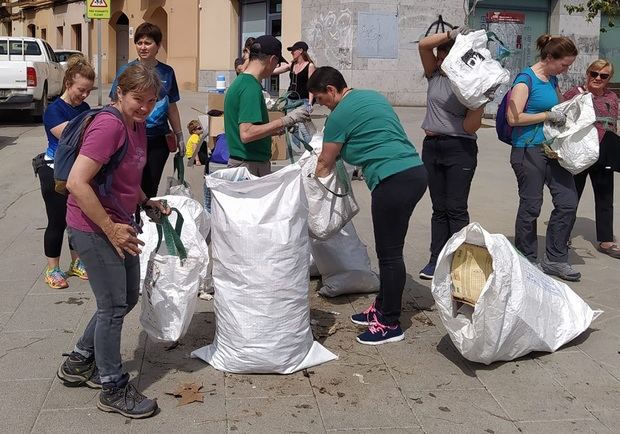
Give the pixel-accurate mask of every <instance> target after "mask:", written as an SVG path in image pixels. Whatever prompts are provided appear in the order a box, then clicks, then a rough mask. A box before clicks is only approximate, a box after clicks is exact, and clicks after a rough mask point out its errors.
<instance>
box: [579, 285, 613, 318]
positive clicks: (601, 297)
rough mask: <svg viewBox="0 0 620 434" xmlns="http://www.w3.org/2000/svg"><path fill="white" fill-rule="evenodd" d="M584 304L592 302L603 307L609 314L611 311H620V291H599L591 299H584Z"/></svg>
mask: <svg viewBox="0 0 620 434" xmlns="http://www.w3.org/2000/svg"><path fill="white" fill-rule="evenodd" d="M585 300H586V302H588V303H589V302H590V301H593V302H595V303H598V304H600V305H602V306H605V310H606V311H607V312H609V311H610V310H611V309H613V310H615V311H620V290H619V289H618V288H617V287H616V288H612V289H607V290H604V291H600V292H598V293H597V294H595V295H592V296H591V297H588V298H586V299H585Z"/></svg>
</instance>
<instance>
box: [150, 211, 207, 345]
mask: <svg viewBox="0 0 620 434" xmlns="http://www.w3.org/2000/svg"><path fill="white" fill-rule="evenodd" d="M171 215H175V217H176V214H174V213H173V214H171ZM175 220H176V219H175ZM193 224H194V223H193V222H191V221H190V222H188V226H191V225H193ZM183 228H185V224H183ZM181 232H182V231H181ZM164 235H165V233H164ZM200 262H201V258H196V257H192V256H188V257H186V258H184V259H180V258H179V256H176V255H173V254H170V252H167V251H166V244H165V243H164V242H162V243H161V246H160V248H159V251H155V250H153V251H152V252H151V255H150V258H149V261H148V264H147V269H146V270H145V274H146V276H145V278H144V287H143V291H142V310H141V312H140V323H141V324H142V327H143V328H144V330H145V331H146V333H147V334H148V335H149V336H150V337H151V338H153V339H155V340H157V341H162V342H175V341H177V340H179V339H180V338H181V337H183V335H184V334H185V332H186V331H187V328H188V327H189V325H190V323H191V321H192V317H193V316H194V310H195V308H196V299H197V295H198V289H199V285H200V280H201V277H200V275H199V272H200V267H199V265H200Z"/></svg>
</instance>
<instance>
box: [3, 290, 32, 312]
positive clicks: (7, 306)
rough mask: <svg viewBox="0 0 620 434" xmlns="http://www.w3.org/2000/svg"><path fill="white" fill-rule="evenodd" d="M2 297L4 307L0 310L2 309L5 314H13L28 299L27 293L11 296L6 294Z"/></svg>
mask: <svg viewBox="0 0 620 434" xmlns="http://www.w3.org/2000/svg"><path fill="white" fill-rule="evenodd" d="M1 297H2V307H0V309H2V310H3V311H4V312H11V313H13V312H15V310H17V308H18V307H19V305H20V304H22V302H23V301H24V299H25V298H26V292H23V293H9V294H6V293H4V294H2V295H1Z"/></svg>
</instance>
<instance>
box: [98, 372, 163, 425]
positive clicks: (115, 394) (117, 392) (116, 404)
mask: <svg viewBox="0 0 620 434" xmlns="http://www.w3.org/2000/svg"><path fill="white" fill-rule="evenodd" d="M97 408H99V410H102V411H107V412H109V413H120V414H122V415H123V416H125V417H129V418H131V419H143V418H145V417H150V416H152V415H153V414H155V412H156V411H157V408H158V407H157V400H154V399H149V398H147V397H146V396H144V395H143V394H141V393H140V392H138V390H137V389H136V387H135V386H134V385H133V384H131V383H130V382H129V374H124V375H123V376H122V377H121V379H120V380H118V381H117V382H116V383H105V384H104V385H103V390H102V391H101V393H100V394H99V401H98V402H97Z"/></svg>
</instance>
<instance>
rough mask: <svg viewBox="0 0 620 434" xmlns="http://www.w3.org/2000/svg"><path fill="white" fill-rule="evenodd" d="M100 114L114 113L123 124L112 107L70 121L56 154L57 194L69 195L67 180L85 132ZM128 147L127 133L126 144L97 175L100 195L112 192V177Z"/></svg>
mask: <svg viewBox="0 0 620 434" xmlns="http://www.w3.org/2000/svg"><path fill="white" fill-rule="evenodd" d="M99 113H112V114H113V115H114V116H116V117H117V118H118V119H119V120H120V121H121V122H123V115H122V114H121V112H119V111H118V110H117V109H116V108H115V107H112V106H106V107H103V108H95V109H90V110H86V111H85V112H82V113H80V114H79V115H77V116H76V117H75V118H73V119H71V120H70V121H69V123H68V124H67V126H66V127H65V129H64V130H63V131H62V134H61V136H60V139H59V140H58V148H56V154H55V155H54V189H55V190H56V192H58V193H60V194H67V179H68V178H69V172H71V168H72V167H73V163H74V162H75V159H76V158H77V156H78V154H79V153H80V148H81V147H82V139H83V138H84V132H85V131H86V128H87V127H88V125H90V123H91V122H92V120H93V119H94V118H95V116H97V115H98V114H99ZM123 124H124V122H123ZM128 147H129V136H128V135H127V132H126V131H125V143H124V144H123V146H122V147H121V148H120V149H119V150H118V151H116V152H115V153H114V154H112V156H111V157H110V161H108V163H107V164H105V165H104V166H103V167H102V168H101V170H100V171H99V173H97V175H95V178H94V181H95V183H96V184H97V185H98V186H99V194H100V195H101V196H106V195H107V194H108V193H109V192H110V187H111V185H112V177H111V176H110V175H111V174H112V172H113V171H114V170H115V169H116V168H117V167H118V166H119V164H120V163H121V161H122V160H123V157H124V156H125V154H126V153H127V148H128Z"/></svg>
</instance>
